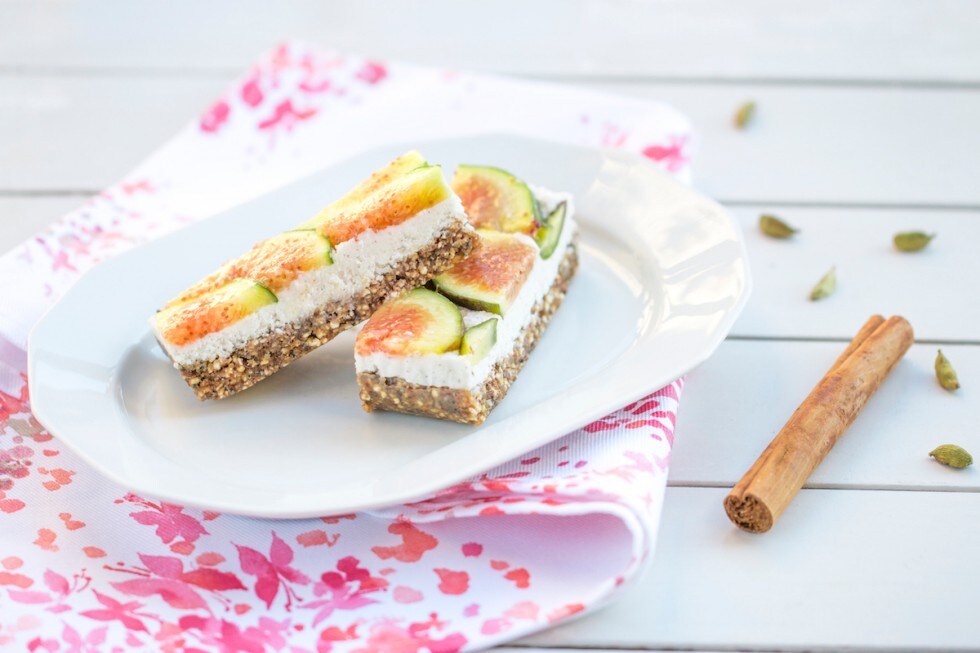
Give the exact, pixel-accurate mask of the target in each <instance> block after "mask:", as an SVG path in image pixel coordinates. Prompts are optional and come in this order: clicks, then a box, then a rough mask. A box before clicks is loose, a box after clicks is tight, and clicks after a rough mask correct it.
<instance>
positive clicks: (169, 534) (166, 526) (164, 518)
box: [129, 495, 209, 544]
mask: <svg viewBox="0 0 980 653" xmlns="http://www.w3.org/2000/svg"><path fill="white" fill-rule="evenodd" d="M132 496H135V495H132ZM136 499H137V503H139V504H140V505H143V506H146V507H147V508H149V510H144V511H142V512H131V513H129V515H130V517H132V518H133V519H135V520H136V521H137V522H138V523H140V524H143V525H144V526H156V527H157V529H156V534H157V537H159V538H160V541H161V542H163V543H164V544H170V543H171V542H173V541H174V540H175V539H177V537H181V538H183V540H184V541H185V542H194V541H196V540H197V538H199V537H201V535H208V534H209V533H208V531H207V529H205V528H204V526H202V525H201V522H200V521H198V520H197V519H195V518H194V517H191V516H190V515H188V514H185V513H184V508H183V507H182V506H175V505H173V504H172V503H162V502H161V503H160V504H159V505H157V504H155V503H153V502H150V501H143V500H142V499H139V497H136Z"/></svg>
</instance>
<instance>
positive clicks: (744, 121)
mask: <svg viewBox="0 0 980 653" xmlns="http://www.w3.org/2000/svg"><path fill="white" fill-rule="evenodd" d="M754 116H755V102H753V101H751V100H749V101H748V102H746V103H744V104H743V105H742V106H740V107H739V108H738V111H736V112H735V128H736V129H745V128H746V127H747V126H748V124H749V123H750V122H752V118H753V117H754Z"/></svg>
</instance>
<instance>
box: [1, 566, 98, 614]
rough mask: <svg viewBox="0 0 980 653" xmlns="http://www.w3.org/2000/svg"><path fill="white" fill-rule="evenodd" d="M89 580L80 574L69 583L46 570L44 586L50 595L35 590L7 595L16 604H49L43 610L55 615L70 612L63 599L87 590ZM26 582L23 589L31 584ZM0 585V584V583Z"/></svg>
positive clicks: (15, 591)
mask: <svg viewBox="0 0 980 653" xmlns="http://www.w3.org/2000/svg"><path fill="white" fill-rule="evenodd" d="M25 578H26V576H25ZM91 580H92V579H91V578H89V577H88V576H86V575H85V573H84V572H82V573H78V574H75V575H74V576H72V580H71V582H70V583H69V581H68V579H67V578H65V577H64V576H62V575H61V574H59V573H57V572H54V571H51V570H50V569H48V570H46V571H45V572H44V584H45V586H47V588H48V589H49V590H50V591H51V593H50V594H49V593H47V592H41V591H37V590H29V591H20V590H8V593H9V595H10V598H11V599H12V600H14V601H17V602H18V603H29V604H35V605H38V604H45V603H50V604H52V605H49V606H48V607H47V608H45V609H46V610H47V611H48V612H53V613H55V614H57V613H59V612H65V611H66V610H70V609H71V608H70V607H69V606H68V605H67V604H66V603H65V599H66V598H68V596H69V595H71V594H74V593H78V592H82V591H84V590H85V589H87V588H88V585H89V583H90V582H91ZM27 581H28V582H27V584H26V585H23V587H28V586H30V585H31V584H32V583H33V581H32V580H31V579H27ZM0 584H2V582H0Z"/></svg>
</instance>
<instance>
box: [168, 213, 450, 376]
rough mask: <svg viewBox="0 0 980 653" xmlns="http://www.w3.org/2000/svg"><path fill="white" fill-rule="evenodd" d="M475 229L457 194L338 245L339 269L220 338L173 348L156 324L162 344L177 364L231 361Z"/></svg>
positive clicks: (285, 294)
mask: <svg viewBox="0 0 980 653" xmlns="http://www.w3.org/2000/svg"><path fill="white" fill-rule="evenodd" d="M460 222H463V223H465V224H466V225H469V222H468V221H467V219H466V213H465V212H464V211H463V205H462V203H461V202H460V201H459V198H458V197H456V196H455V195H453V196H452V197H450V198H449V199H447V200H444V201H442V202H440V203H439V204H436V205H435V206H433V207H431V208H428V209H425V210H424V211H419V212H418V213H417V214H415V215H414V216H413V217H411V218H409V219H408V220H406V221H405V222H402V223H401V224H398V225H395V226H393V227H388V228H387V229H385V230H383V231H366V232H364V233H362V234H360V235H359V236H358V237H357V238H354V239H352V240H348V241H346V242H343V243H340V244H339V245H337V247H336V249H334V252H333V264H332V265H327V266H325V267H322V268H317V269H316V270H311V271H309V272H306V273H305V274H302V275H300V276H299V277H298V278H297V279H296V280H295V281H293V282H292V283H291V284H289V286H287V287H286V288H284V289H283V290H281V291H280V292H279V301H278V302H276V303H275V304H269V305H268V306H263V307H262V308H261V309H259V310H258V311H256V312H255V313H252V314H251V315H248V316H247V317H244V318H242V319H241V320H239V321H238V322H236V323H235V324H232V325H231V326H229V327H228V328H226V329H222V330H221V331H218V332H216V333H210V334H208V335H206V336H204V337H203V338H200V339H198V340H195V341H194V342H192V343H189V344H187V345H184V346H180V347H178V346H174V345H171V344H169V343H167V342H166V341H165V340H164V339H163V337H162V336H161V335H160V333H159V331H157V330H156V324H155V321H154V320H153V319H152V318H151V319H150V324H151V325H152V326H153V329H154V331H155V332H156V335H157V340H159V341H160V342H161V343H163V344H164V347H166V349H167V353H168V354H170V357H171V358H172V359H173V361H174V363H175V364H177V365H191V364H194V363H197V362H198V361H202V360H212V359H214V358H220V357H224V356H228V355H229V354H231V353H232V352H233V351H235V350H236V349H238V348H239V347H242V346H244V345H245V344H246V343H248V342H249V341H251V340H253V339H255V338H258V337H260V336H264V335H265V334H267V333H270V332H274V331H282V330H283V329H285V328H286V327H288V326H290V325H292V324H294V323H296V322H300V321H302V320H305V319H306V318H308V317H309V316H310V315H312V314H313V312H314V311H315V310H316V309H317V308H319V307H321V306H323V305H324V304H329V303H332V302H337V301H342V300H345V299H348V298H351V297H354V296H355V295H357V294H359V293H361V292H362V291H363V290H364V289H366V288H367V287H368V286H369V285H370V284H371V283H372V282H373V281H375V280H376V279H377V278H378V277H380V276H382V275H383V274H385V273H387V272H389V271H390V270H392V269H393V268H395V267H397V266H398V265H400V264H401V263H402V262H403V261H404V260H405V259H407V258H409V257H410V256H413V255H414V254H416V253H417V252H418V251H419V250H420V249H422V248H423V247H425V246H426V245H428V244H429V243H431V242H432V241H433V240H435V239H436V237H438V236H439V235H440V234H441V233H442V232H444V231H445V230H446V229H447V228H448V227H450V226H451V225H453V224H456V223H460Z"/></svg>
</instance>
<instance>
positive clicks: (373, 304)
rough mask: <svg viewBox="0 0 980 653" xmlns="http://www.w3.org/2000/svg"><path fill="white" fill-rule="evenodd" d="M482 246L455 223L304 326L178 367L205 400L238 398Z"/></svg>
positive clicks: (460, 224)
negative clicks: (363, 288)
mask: <svg viewBox="0 0 980 653" xmlns="http://www.w3.org/2000/svg"><path fill="white" fill-rule="evenodd" d="M476 241H477V236H476V233H475V232H474V231H473V230H472V229H469V228H467V226H466V225H465V223H463V222H458V223H454V224H453V225H452V226H451V227H449V228H448V229H446V230H445V231H443V232H442V233H441V234H440V235H439V236H438V237H437V238H436V239H435V240H433V241H432V242H431V243H430V244H429V245H427V246H426V247H424V248H422V249H421V250H419V251H418V252H417V253H416V254H414V255H413V256H410V257H409V258H407V259H405V260H404V261H403V262H402V264H401V265H399V266H398V267H396V268H395V269H393V270H391V271H390V272H388V273H387V274H385V275H384V276H383V277H379V278H378V279H376V280H375V281H373V282H372V283H371V285H370V286H368V287H367V288H366V289H365V290H364V291H362V292H361V293H360V294H358V295H355V296H354V297H351V298H349V299H345V300H343V301H339V302H333V303H330V304H325V305H324V306H321V307H320V308H318V309H317V310H316V311H315V312H314V313H313V314H312V315H311V316H310V317H308V318H307V319H305V320H303V321H302V322H297V323H296V324H294V325H292V326H290V327H288V328H286V329H285V330H283V331H277V332H272V333H269V334H268V335H265V336H262V337H260V338H256V339H255V340H252V341H250V342H249V343H248V344H246V345H245V346H243V347H240V348H239V349H237V350H235V351H234V352H232V353H231V355H229V356H227V357H224V358H216V359H212V360H208V361H201V362H199V363H195V364H194V365H188V366H180V365H178V366H177V369H178V370H179V371H180V373H181V374H182V375H183V377H184V380H185V381H186V382H187V385H189V386H190V387H191V389H193V390H194V392H195V393H196V394H197V396H198V398H199V399H202V400H203V399H222V398H224V397H227V396H229V395H233V394H235V393H236V392H240V391H242V390H244V389H245V388H248V387H250V386H252V385H255V384H256V383H258V382H259V381H261V380H262V379H264V378H266V377H267V376H269V375H271V374H273V373H275V372H277V371H278V370H280V369H282V368H283V367H285V366H286V365H289V364H290V363H292V362H293V361H294V360H296V359H297V358H300V357H301V356H303V355H305V354H308V353H309V352H311V351H313V350H314V349H316V348H317V347H319V346H320V345H322V344H324V343H326V342H328V341H330V340H332V339H333V338H334V337H335V336H337V335H338V334H339V333H341V332H342V331H345V330H347V329H349V328H350V327H352V326H354V325H356V324H358V323H360V322H362V321H363V320H366V319H367V318H368V317H370V315H371V314H372V313H374V311H375V310H377V308H378V307H379V306H381V304H383V303H384V302H386V301H388V300H389V299H391V298H393V297H396V296H398V295H400V294H402V293H404V292H407V291H409V290H411V289H413V288H418V287H419V286H421V285H423V284H425V283H426V282H427V281H428V280H429V279H431V278H432V277H434V276H436V275H437V274H440V273H441V272H443V271H445V270H447V269H449V268H450V267H452V266H453V265H454V264H455V263H456V262H457V261H458V260H459V259H461V258H463V257H464V256H466V255H467V254H468V253H469V252H470V250H471V249H472V248H473V246H474V244H475V243H476Z"/></svg>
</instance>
